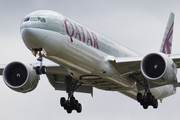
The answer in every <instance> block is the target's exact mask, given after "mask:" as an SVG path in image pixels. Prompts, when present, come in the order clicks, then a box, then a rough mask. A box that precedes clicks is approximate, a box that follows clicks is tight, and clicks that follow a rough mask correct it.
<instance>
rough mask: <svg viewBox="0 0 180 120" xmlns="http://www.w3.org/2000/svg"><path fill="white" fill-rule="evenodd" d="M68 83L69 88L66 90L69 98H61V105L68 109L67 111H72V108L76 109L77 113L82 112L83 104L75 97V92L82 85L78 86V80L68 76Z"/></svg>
mask: <svg viewBox="0 0 180 120" xmlns="http://www.w3.org/2000/svg"><path fill="white" fill-rule="evenodd" d="M65 82H66V85H67V90H66V92H67V93H68V99H67V100H66V99H65V98H64V97H62V98H61V99H60V105H61V106H62V107H63V108H64V109H65V110H66V111H67V113H69V114H70V113H71V112H72V110H76V111H77V113H81V112H82V105H81V103H79V102H78V100H76V99H75V97H74V95H73V93H74V91H75V90H76V89H77V88H78V87H79V86H80V85H81V84H80V85H78V86H77V82H78V81H77V80H76V81H74V80H72V77H66V80H65Z"/></svg>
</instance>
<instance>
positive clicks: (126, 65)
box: [109, 54, 180, 75]
mask: <svg viewBox="0 0 180 120" xmlns="http://www.w3.org/2000/svg"><path fill="white" fill-rule="evenodd" d="M168 56H169V57H171V59H172V60H173V61H174V63H175V64H176V67H177V68H180V55H173V54H172V55H168ZM143 58H144V57H143V56H139V57H118V58H115V61H114V60H110V61H109V62H110V63H111V64H112V65H113V67H114V68H115V69H116V70H117V71H118V72H119V73H120V75H127V74H128V75H129V74H133V73H137V72H138V73H141V72H140V64H141V61H142V59H143Z"/></svg>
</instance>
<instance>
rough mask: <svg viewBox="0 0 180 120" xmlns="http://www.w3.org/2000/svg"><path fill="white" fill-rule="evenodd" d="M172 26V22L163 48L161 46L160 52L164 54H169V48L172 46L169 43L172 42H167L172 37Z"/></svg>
mask: <svg viewBox="0 0 180 120" xmlns="http://www.w3.org/2000/svg"><path fill="white" fill-rule="evenodd" d="M173 25H174V22H173V23H172V25H171V28H170V29H169V32H168V34H167V36H166V39H165V41H164V46H163V50H162V52H163V53H166V54H171V48H170V47H171V45H172V43H171V42H172V41H169V40H170V38H171V37H172V34H173V29H172V28H173ZM165 50H166V51H165Z"/></svg>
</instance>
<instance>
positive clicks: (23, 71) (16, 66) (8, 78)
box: [3, 62, 39, 93]
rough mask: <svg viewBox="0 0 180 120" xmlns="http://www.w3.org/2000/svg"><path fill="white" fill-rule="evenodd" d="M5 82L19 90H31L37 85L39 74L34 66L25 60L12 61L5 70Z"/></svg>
mask: <svg viewBox="0 0 180 120" xmlns="http://www.w3.org/2000/svg"><path fill="white" fill-rule="evenodd" d="M3 79H4V82H5V84H6V85H7V86H8V87H9V88H11V89H12V90H15V91H17V92H22V93H26V92H30V91H32V90H34V89H35V88H36V87H37V84H38V81H39V76H38V75H37V74H36V71H35V70H34V69H33V66H32V65H30V64H27V63H25V62H11V63H9V64H8V65H7V66H6V67H5V69H4V71H3Z"/></svg>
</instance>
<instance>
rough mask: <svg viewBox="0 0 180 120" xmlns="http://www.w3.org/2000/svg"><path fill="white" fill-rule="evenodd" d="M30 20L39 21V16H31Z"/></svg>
mask: <svg viewBox="0 0 180 120" xmlns="http://www.w3.org/2000/svg"><path fill="white" fill-rule="evenodd" d="M30 21H38V18H37V17H31V19H30Z"/></svg>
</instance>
